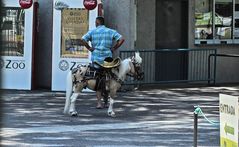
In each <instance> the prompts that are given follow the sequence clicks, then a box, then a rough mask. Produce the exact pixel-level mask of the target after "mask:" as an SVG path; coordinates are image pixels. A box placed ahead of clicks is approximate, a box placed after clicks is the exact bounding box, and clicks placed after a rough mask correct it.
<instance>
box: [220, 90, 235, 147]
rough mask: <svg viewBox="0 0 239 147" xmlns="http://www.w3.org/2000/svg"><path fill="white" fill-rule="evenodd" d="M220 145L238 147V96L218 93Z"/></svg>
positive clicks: (222, 146)
mask: <svg viewBox="0 0 239 147" xmlns="http://www.w3.org/2000/svg"><path fill="white" fill-rule="evenodd" d="M219 98H220V104H219V111H220V146H221V147H238V120H239V119H238V97H236V96H230V95H225V94H220V95H219Z"/></svg>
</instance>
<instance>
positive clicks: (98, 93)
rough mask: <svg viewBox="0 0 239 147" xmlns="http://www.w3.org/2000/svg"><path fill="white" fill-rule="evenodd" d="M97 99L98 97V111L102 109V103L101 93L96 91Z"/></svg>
mask: <svg viewBox="0 0 239 147" xmlns="http://www.w3.org/2000/svg"><path fill="white" fill-rule="evenodd" d="M96 97H97V106H96V108H97V109H102V108H103V107H102V103H101V91H96Z"/></svg>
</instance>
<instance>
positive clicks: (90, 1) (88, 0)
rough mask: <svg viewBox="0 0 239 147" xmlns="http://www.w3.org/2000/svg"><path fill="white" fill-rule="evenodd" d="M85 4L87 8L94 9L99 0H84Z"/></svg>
mask: <svg viewBox="0 0 239 147" xmlns="http://www.w3.org/2000/svg"><path fill="white" fill-rule="evenodd" d="M83 4H84V7H85V8H86V9H87V10H93V9H95V8H96V6H97V0H84V1H83Z"/></svg>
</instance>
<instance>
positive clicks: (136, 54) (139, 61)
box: [135, 52, 142, 64]
mask: <svg viewBox="0 0 239 147" xmlns="http://www.w3.org/2000/svg"><path fill="white" fill-rule="evenodd" d="M135 61H136V62H137V63H139V64H141V63H142V58H141V57H140V55H139V52H135Z"/></svg>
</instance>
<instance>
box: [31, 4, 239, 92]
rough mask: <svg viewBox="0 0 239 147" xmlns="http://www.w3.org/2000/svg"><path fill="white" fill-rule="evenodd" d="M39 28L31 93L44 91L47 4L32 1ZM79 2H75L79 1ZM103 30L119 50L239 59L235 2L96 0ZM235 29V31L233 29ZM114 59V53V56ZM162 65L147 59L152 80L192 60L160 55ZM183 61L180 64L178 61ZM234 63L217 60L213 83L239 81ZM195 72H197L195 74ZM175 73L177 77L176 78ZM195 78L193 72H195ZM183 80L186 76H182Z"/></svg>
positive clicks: (49, 28) (49, 21) (47, 81)
mask: <svg viewBox="0 0 239 147" xmlns="http://www.w3.org/2000/svg"><path fill="white" fill-rule="evenodd" d="M38 2H39V15H38V16H39V26H38V33H37V38H38V40H37V43H36V45H37V48H36V50H35V52H34V59H33V60H34V73H33V74H34V79H33V83H34V85H35V88H50V87H51V79H52V71H51V69H52V62H53V61H52V55H53V52H52V42H53V39H52V36H53V9H54V3H53V1H52V0H38ZM79 2H80V1H79ZM102 2H103V7H104V17H105V22H106V25H107V26H108V27H110V28H113V29H116V30H117V31H118V32H119V33H121V34H122V35H123V36H124V38H125V40H126V41H125V43H124V44H123V45H122V47H121V48H120V49H119V50H162V49H179V48H184V49H186V48H188V49H217V53H220V54H239V25H238V24H239V21H238V20H239V1H238V0H114V1H112V0H102ZM237 27H238V28H237ZM116 54H118V53H116ZM163 56H166V58H167V60H166V59H164V58H163V57H162V55H159V56H156V55H154V56H152V57H151V60H147V64H148V65H149V66H148V68H150V69H152V70H151V74H152V75H151V76H150V77H152V78H153V79H159V80H164V79H165V76H164V74H165V73H164V72H165V71H164V70H161V69H160V68H158V67H157V66H158V65H160V64H161V63H164V62H169V64H170V65H172V68H171V69H168V71H167V72H169V73H170V72H171V73H176V74H174V75H172V76H171V77H170V76H169V77H167V78H168V79H165V80H170V78H172V79H175V78H176V79H180V78H183V79H185V78H190V77H188V76H186V77H175V75H180V74H181V73H188V72H189V71H190V69H189V66H183V64H185V63H186V62H188V63H189V61H190V60H193V59H192V58H191V57H190V55H188V54H187V55H186V54H184V53H183V54H173V55H172V54H165V55H163ZM182 57H183V58H185V57H186V58H187V60H185V61H184V62H185V63H183V64H181V58H182ZM238 65H239V59H238V58H226V57H218V58H217V68H216V82H217V83H238V82H239V76H238V75H239V68H238ZM198 70H200V68H199V69H198ZM177 72H178V73H177ZM196 73H197V72H196ZM186 75H187V74H186Z"/></svg>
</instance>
